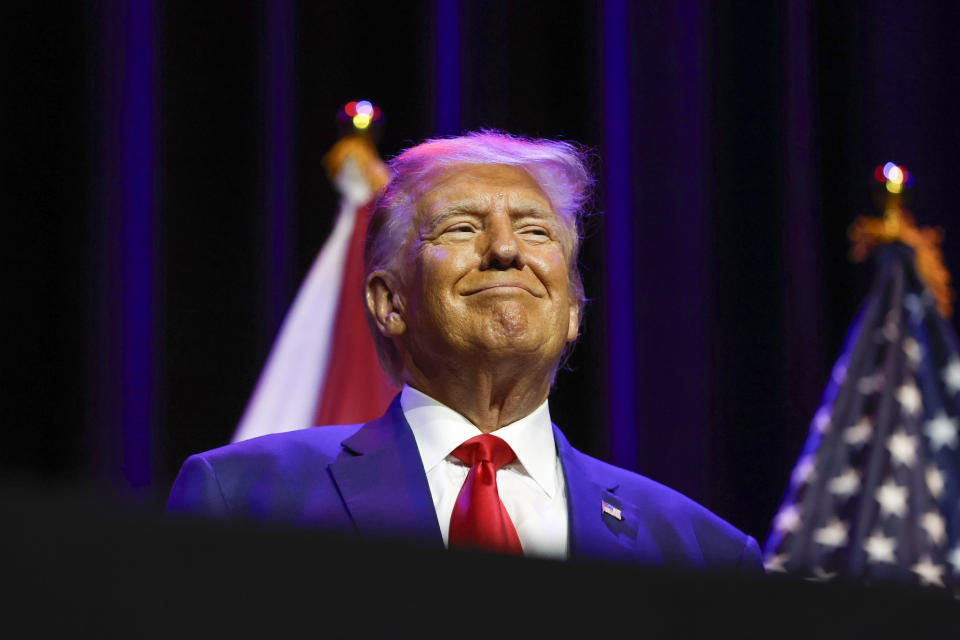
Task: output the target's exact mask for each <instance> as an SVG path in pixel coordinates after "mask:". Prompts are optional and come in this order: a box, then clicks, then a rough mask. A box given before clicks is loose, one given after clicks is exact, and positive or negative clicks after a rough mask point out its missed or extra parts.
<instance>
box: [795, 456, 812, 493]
mask: <svg viewBox="0 0 960 640" xmlns="http://www.w3.org/2000/svg"><path fill="white" fill-rule="evenodd" d="M812 474H813V455H806V456H804V457H803V458H801V459H800V461H799V462H798V463H797V466H796V467H794V468H793V473H791V474H790V482H791V483H792V484H793V485H794V486H796V485H799V484H803V483H804V482H806V481H807V480H808V479H809V478H810V476H811V475H812Z"/></svg>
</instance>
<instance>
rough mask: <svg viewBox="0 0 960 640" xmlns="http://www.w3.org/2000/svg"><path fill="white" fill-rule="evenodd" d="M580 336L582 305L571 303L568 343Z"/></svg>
mask: <svg viewBox="0 0 960 640" xmlns="http://www.w3.org/2000/svg"><path fill="white" fill-rule="evenodd" d="M578 335H580V305H578V304H577V303H576V302H574V301H573V300H571V301H570V323H569V324H568V325H567V342H573V341H574V340H576V339H577V336H578Z"/></svg>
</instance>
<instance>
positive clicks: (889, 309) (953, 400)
mask: <svg viewBox="0 0 960 640" xmlns="http://www.w3.org/2000/svg"><path fill="white" fill-rule="evenodd" d="M875 260H876V267H877V273H876V277H875V280H874V282H873V284H872V287H871V290H870V293H869V295H868V297H867V299H866V300H865V302H864V303H863V305H862V306H861V308H860V311H859V313H858V314H857V316H856V318H855V319H854V321H853V323H852V325H851V327H850V329H849V331H848V333H847V336H846V339H845V341H844V345H843V347H842V350H841V354H840V357H839V358H838V360H837V362H836V364H835V365H834V367H833V370H832V373H831V376H830V380H829V382H828V384H827V386H826V389H825V390H824V392H823V395H822V396H821V400H820V405H819V408H818V409H817V411H816V413H815V414H814V417H813V420H812V421H811V425H810V432H809V435H808V436H807V440H806V442H805V444H804V446H803V450H802V452H801V454H800V457H799V459H798V461H797V464H796V466H795V467H794V469H793V472H792V474H791V477H790V480H789V485H788V487H787V490H786V493H785V496H784V500H783V502H782V504H781V505H780V508H779V510H778V512H777V514H776V516H775V517H774V519H773V523H772V526H771V531H770V535H769V537H768V538H767V540H766V543H765V544H764V562H765V565H766V569H767V571H768V572H787V573H791V574H797V575H801V576H804V577H807V578H809V579H813V580H830V579H832V578H840V579H846V580H855V581H858V582H863V583H878V582H891V581H897V582H901V583H902V582H908V583H913V584H918V585H924V586H936V587H945V588H948V589H953V590H954V591H955V592H957V593H960V477H958V472H960V446H958V415H960V397H958V395H957V394H958V392H960V354H958V343H957V337H956V334H955V333H954V331H953V329H952V327H951V325H950V324H949V323H948V322H947V321H946V320H944V318H943V316H941V314H940V313H939V312H938V310H937V303H936V300H935V299H934V296H933V295H932V294H931V293H930V292H929V290H928V289H927V287H925V286H924V283H923V282H922V281H921V279H920V278H919V277H918V274H917V269H916V267H915V255H914V251H913V249H911V248H910V247H908V246H906V245H905V244H902V243H900V242H894V243H890V244H886V245H883V246H882V247H880V248H879V249H878V250H877V251H876V252H875Z"/></svg>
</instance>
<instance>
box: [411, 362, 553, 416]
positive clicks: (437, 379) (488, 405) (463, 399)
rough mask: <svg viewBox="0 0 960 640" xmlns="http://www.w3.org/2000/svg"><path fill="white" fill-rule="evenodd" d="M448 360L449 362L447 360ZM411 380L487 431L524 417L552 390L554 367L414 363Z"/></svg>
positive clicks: (502, 364) (504, 364)
mask: <svg viewBox="0 0 960 640" xmlns="http://www.w3.org/2000/svg"><path fill="white" fill-rule="evenodd" d="M444 364H446V363H444ZM406 377H407V380H406V382H407V384H409V385H410V386H411V387H413V388H414V389H416V390H418V391H421V392H423V393H425V394H427V395H428V396H430V397H431V398H434V399H435V400H438V401H440V402H442V403H443V404H445V405H446V406H448V407H450V408H451V409H453V410H454V411H456V412H457V413H460V414H461V415H463V416H464V417H466V418H467V420H469V421H470V422H472V423H473V424H474V425H475V426H476V427H477V428H478V429H480V430H481V431H483V432H484V433H491V432H493V431H496V430H497V429H499V428H500V427H505V426H507V425H508V424H511V423H513V422H516V421H517V420H520V419H521V418H524V417H526V416H528V415H530V414H531V413H533V411H534V410H535V409H536V408H537V407H539V406H540V405H541V404H542V403H543V401H544V400H546V399H547V394H548V393H549V392H550V369H549V368H546V369H542V368H536V367H535V368H533V369H531V368H530V367H529V364H528V365H527V366H526V367H522V366H516V365H514V366H508V363H499V366H491V365H490V364H489V363H487V366H479V367H454V366H442V367H431V370H430V371H424V370H423V369H422V368H420V367H417V366H414V365H413V363H410V366H408V367H407V376H406Z"/></svg>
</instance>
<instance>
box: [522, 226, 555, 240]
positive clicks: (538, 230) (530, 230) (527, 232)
mask: <svg viewBox="0 0 960 640" xmlns="http://www.w3.org/2000/svg"><path fill="white" fill-rule="evenodd" d="M518 233H520V234H522V235H524V236H526V237H527V238H531V239H533V240H537V241H540V240H548V239H549V238H550V231H549V230H547V229H545V228H544V227H523V228H521V229H520V230H519V231H518Z"/></svg>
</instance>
